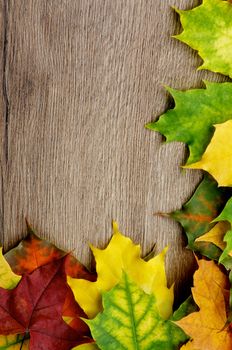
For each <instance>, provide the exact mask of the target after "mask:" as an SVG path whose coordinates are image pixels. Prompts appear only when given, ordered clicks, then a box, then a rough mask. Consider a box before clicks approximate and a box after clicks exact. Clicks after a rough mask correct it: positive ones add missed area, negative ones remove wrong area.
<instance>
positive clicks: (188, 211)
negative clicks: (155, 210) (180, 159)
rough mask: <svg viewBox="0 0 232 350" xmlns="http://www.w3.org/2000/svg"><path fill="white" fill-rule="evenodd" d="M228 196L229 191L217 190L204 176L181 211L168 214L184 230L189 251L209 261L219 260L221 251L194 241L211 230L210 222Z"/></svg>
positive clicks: (208, 244)
mask: <svg viewBox="0 0 232 350" xmlns="http://www.w3.org/2000/svg"><path fill="white" fill-rule="evenodd" d="M229 196H230V190H229V189H224V188H218V185H217V183H216V181H214V180H213V179H212V178H211V176H208V175H205V177H204V179H203V180H202V182H201V183H200V185H199V186H198V187H197V189H196V191H195V193H194V194H193V196H192V197H191V199H190V200H189V201H188V202H187V203H186V204H185V205H184V206H183V207H182V209H181V210H177V211H175V212H173V213H171V214H170V216H171V217H172V218H173V219H175V220H176V221H178V222H179V223H180V224H181V225H182V227H183V228H184V231H185V233H186V235H187V238H188V247H189V248H190V249H192V250H194V251H197V252H200V253H201V254H203V255H205V256H207V257H208V258H210V259H215V260H218V259H219V257H220V255H221V253H222V251H221V249H219V248H218V247H217V246H216V245H214V244H212V243H210V242H198V241H195V240H196V239H197V238H198V237H200V236H202V235H204V234H205V233H206V232H208V231H209V230H210V229H212V228H213V226H214V225H215V223H212V220H213V219H215V218H216V217H217V216H218V215H219V213H220V212H221V210H222V208H223V206H224V205H225V203H226V202H227V200H228V198H229Z"/></svg>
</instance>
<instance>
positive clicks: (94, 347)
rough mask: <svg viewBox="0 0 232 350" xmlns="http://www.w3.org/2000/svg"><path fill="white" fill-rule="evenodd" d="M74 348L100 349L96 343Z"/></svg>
mask: <svg viewBox="0 0 232 350" xmlns="http://www.w3.org/2000/svg"><path fill="white" fill-rule="evenodd" d="M0 349H1V348H0ZM72 350H99V347H98V346H97V345H96V344H95V343H89V344H82V345H78V346H76V347H75V348H73V349H72Z"/></svg>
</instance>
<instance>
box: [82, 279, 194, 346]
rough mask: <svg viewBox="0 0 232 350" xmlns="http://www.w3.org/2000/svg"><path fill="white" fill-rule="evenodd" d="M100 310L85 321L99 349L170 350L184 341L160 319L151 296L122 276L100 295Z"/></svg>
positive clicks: (183, 335) (169, 323) (184, 338)
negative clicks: (101, 301)
mask: <svg viewBox="0 0 232 350" xmlns="http://www.w3.org/2000/svg"><path fill="white" fill-rule="evenodd" d="M103 308H104V311H103V312H101V313H99V314H98V315H97V317H96V318H95V319H93V320H87V321H86V323H87V324H88V325H89V327H90V329H91V333H92V335H93V337H94V339H95V340H96V343H97V344H98V346H99V347H100V349H102V350H111V349H112V350H114V349H117V350H133V349H136V350H137V349H143V350H146V349H147V350H148V349H159V350H162V349H164V350H174V349H177V346H179V345H180V344H181V343H183V342H185V341H186V339H187V338H186V335H185V334H184V333H183V332H182V331H181V330H180V329H179V328H178V327H177V326H175V324H174V323H172V322H170V321H169V320H164V319H163V318H162V317H161V316H160V312H159V310H158V309H157V303H156V299H155V296H154V295H153V294H146V293H145V292H144V291H143V290H142V289H140V288H139V287H138V285H137V284H136V283H134V282H133V281H132V279H130V278H129V276H128V275H127V274H126V273H122V275H121V280H120V281H119V284H117V285H116V286H115V287H114V288H113V289H111V290H110V291H109V292H105V293H104V294H103ZM170 334H171V336H170Z"/></svg>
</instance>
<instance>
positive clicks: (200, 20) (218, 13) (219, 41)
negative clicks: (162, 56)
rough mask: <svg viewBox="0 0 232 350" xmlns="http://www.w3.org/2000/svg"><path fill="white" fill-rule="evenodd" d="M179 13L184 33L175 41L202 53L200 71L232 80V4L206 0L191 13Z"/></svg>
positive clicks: (219, 0)
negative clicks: (213, 73) (214, 73)
mask: <svg viewBox="0 0 232 350" xmlns="http://www.w3.org/2000/svg"><path fill="white" fill-rule="evenodd" d="M176 11H177V12H178V13H179V15H180V20H181V24H182V26H183V29H184V30H183V32H182V33H181V34H180V35H176V36H175V38H177V39H178V40H180V41H182V42H184V43H186V44H187V45H189V46H191V47H192V48H193V49H195V50H197V51H198V53H199V55H200V56H201V57H202V59H203V61H204V62H203V64H202V65H201V67H200V69H208V70H211V71H213V72H218V73H222V74H225V75H229V76H230V77H232V22H231V18H232V4H231V2H230V1H222V0H203V4H201V5H200V6H198V7H196V8H194V9H192V10H190V11H181V10H176Z"/></svg>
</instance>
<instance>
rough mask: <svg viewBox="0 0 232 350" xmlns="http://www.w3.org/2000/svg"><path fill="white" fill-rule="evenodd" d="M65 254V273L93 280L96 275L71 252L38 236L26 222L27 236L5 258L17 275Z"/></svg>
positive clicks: (28, 271) (31, 270)
mask: <svg viewBox="0 0 232 350" xmlns="http://www.w3.org/2000/svg"><path fill="white" fill-rule="evenodd" d="M66 255H68V256H67V258H66V260H65V271H66V274H67V275H69V276H71V277H75V278H84V279H88V280H90V281H94V280H95V279H96V276H95V275H94V274H91V273H90V272H89V271H88V270H87V269H86V268H85V267H84V266H83V265H82V264H81V263H80V262H79V261H78V260H77V259H76V258H74V257H73V256H72V255H71V254H67V252H65V251H63V250H61V249H59V248H57V247H56V246H55V245H54V244H52V243H50V242H49V241H46V240H43V239H41V238H39V237H38V236H37V235H36V234H35V232H34V230H33V229H32V227H31V226H30V225H29V224H28V223H27V236H26V238H25V239H24V240H22V241H21V242H20V243H19V245H18V246H17V247H15V248H13V249H11V250H9V251H8V252H7V253H6V254H5V255H4V257H5V259H6V260H7V261H8V263H9V264H10V266H11V269H12V270H13V271H14V272H15V273H16V274H18V275H23V274H25V273H30V272H33V271H34V270H35V269H37V268H38V267H40V266H43V265H46V264H48V263H50V262H52V261H55V260H58V259H61V258H63V257H64V256H66Z"/></svg>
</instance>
